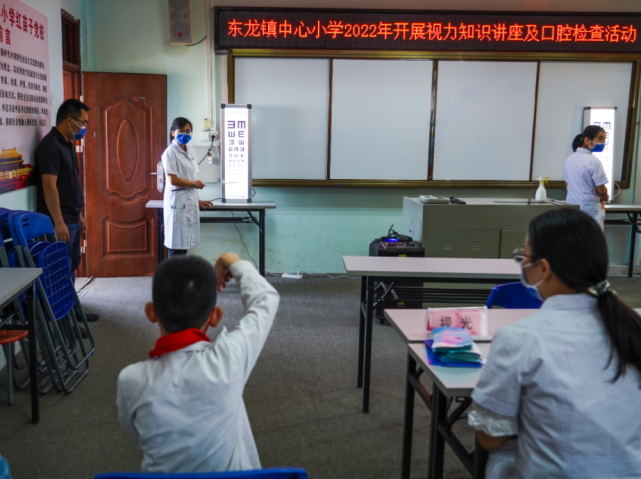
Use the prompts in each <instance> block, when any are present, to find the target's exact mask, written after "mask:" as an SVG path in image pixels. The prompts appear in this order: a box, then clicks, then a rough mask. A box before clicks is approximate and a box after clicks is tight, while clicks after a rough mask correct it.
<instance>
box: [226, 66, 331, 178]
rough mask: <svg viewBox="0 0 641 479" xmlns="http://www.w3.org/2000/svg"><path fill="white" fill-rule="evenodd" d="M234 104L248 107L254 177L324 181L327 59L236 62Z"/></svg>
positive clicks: (327, 93) (326, 122)
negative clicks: (250, 114) (250, 119)
mask: <svg viewBox="0 0 641 479" xmlns="http://www.w3.org/2000/svg"><path fill="white" fill-rule="evenodd" d="M235 102H236V103H237V104H245V103H249V104H251V105H252V177H253V178H256V179H307V180H309V179H316V180H319V179H320V180H324V179H326V178H327V142H328V124H329V123H328V122H329V60H328V59H324V58H321V59H308V58H305V59H294V58H237V59H236V97H235Z"/></svg>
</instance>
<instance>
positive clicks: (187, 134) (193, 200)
mask: <svg viewBox="0 0 641 479" xmlns="http://www.w3.org/2000/svg"><path fill="white" fill-rule="evenodd" d="M192 130H193V127H192V125H191V122H190V121H189V120H188V119H187V118H182V117H178V118H176V119H174V121H173V123H172V125H171V132H170V140H171V144H170V145H169V146H168V147H167V149H166V150H165V152H164V153H163V154H162V166H163V168H164V170H165V178H166V185H167V186H166V187H165V193H164V201H163V208H164V215H165V218H164V219H165V223H164V224H165V246H166V247H167V249H168V250H169V256H173V255H181V254H187V251H188V250H189V249H191V248H198V247H200V216H199V208H203V209H207V208H209V207H210V206H211V202H209V201H200V200H199V199H198V191H197V190H198V189H203V188H204V187H205V185H204V184H203V182H202V181H200V180H199V179H198V178H197V176H198V171H199V170H198V161H196V153H195V152H194V149H193V148H192V147H191V146H189V145H188V144H187V143H189V141H190V140H191V133H192Z"/></svg>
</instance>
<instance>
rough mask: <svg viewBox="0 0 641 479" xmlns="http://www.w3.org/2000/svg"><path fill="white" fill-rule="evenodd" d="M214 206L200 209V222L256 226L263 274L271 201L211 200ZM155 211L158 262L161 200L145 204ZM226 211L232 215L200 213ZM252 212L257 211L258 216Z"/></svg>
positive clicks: (161, 253) (162, 252) (160, 257)
mask: <svg viewBox="0 0 641 479" xmlns="http://www.w3.org/2000/svg"><path fill="white" fill-rule="evenodd" d="M213 203H214V206H212V207H211V208H208V209H204V210H203V209H201V210H200V213H201V214H200V222H201V223H252V224H255V225H256V226H258V269H259V271H260V274H261V275H263V276H265V211H266V210H272V209H276V205H275V204H274V203H273V202H272V201H261V202H255V203H223V202H221V201H220V200H216V201H214V202H213ZM145 206H146V207H147V208H153V209H156V211H157V218H158V219H157V224H158V228H157V230H156V231H157V235H158V251H157V257H158V260H157V261H158V263H160V262H161V261H162V260H163V259H164V258H165V249H164V243H165V234H164V224H165V218H164V211H163V201H162V200H151V201H148V202H147V204H146V205H145ZM221 211H224V212H228V213H232V217H231V218H229V217H221V216H208V215H203V214H202V213H207V212H221ZM234 212H240V213H246V214H247V216H234V214H233V213H234ZM253 213H258V218H256V216H255V215H254V214H253Z"/></svg>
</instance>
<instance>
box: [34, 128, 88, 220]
mask: <svg viewBox="0 0 641 479" xmlns="http://www.w3.org/2000/svg"><path fill="white" fill-rule="evenodd" d="M34 156H35V163H36V164H35V169H34V177H35V180H36V183H37V185H38V205H37V211H38V213H44V214H46V215H48V216H51V214H50V213H49V209H48V208H47V203H46V202H45V195H44V190H43V188H42V175H46V174H51V175H56V176H57V177H58V180H57V181H56V186H57V188H58V196H59V197H60V210H61V211H62V218H63V219H64V221H65V223H66V224H74V223H78V222H79V221H80V211H81V210H82V206H83V203H84V201H83V198H82V188H81V186H80V178H79V173H78V156H77V155H76V148H75V146H74V144H73V143H72V142H71V141H68V140H67V139H66V138H65V137H64V136H62V134H61V133H60V132H59V131H58V130H56V129H55V128H52V129H51V131H50V132H49V133H47V135H46V136H45V137H44V138H43V139H42V141H41V142H40V144H39V145H38V147H37V148H36V152H35V155H34Z"/></svg>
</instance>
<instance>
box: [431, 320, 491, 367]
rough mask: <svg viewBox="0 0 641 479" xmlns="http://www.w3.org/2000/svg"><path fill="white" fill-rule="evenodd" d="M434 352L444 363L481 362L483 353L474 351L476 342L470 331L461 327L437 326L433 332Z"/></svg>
mask: <svg viewBox="0 0 641 479" xmlns="http://www.w3.org/2000/svg"><path fill="white" fill-rule="evenodd" d="M433 338H434V344H433V349H432V350H433V352H434V354H435V355H436V356H437V357H438V360H439V361H440V362H441V363H444V364H450V363H480V362H481V355H480V354H479V353H478V351H472V346H473V345H474V342H473V341H472V336H471V335H470V333H469V332H468V331H467V330H465V329H461V328H452V327H443V328H436V329H435V330H434V332H433Z"/></svg>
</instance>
